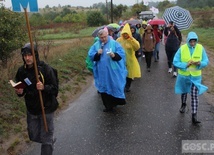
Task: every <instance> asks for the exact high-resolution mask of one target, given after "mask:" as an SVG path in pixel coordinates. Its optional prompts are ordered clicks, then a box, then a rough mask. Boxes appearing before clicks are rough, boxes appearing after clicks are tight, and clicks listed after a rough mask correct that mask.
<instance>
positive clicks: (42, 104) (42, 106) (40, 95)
mask: <svg viewBox="0 0 214 155" xmlns="http://www.w3.org/2000/svg"><path fill="white" fill-rule="evenodd" d="M24 11H25V18H26V23H27V29H28V36H29V39H30V46H31V51H32V54H33V64H34V70H35V75H36V81H37V82H39V77H38V68H37V62H36V57H35V52H34V46H33V40H32V36H31V32H30V23H29V20H28V14H27V9H26V8H24ZM38 91H39V99H40V104H41V108H42V118H43V121H44V128H45V131H46V132H48V126H47V121H46V116H45V110H44V103H43V99H42V92H41V90H38Z"/></svg>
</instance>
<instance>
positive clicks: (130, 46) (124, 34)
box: [117, 23, 141, 92]
mask: <svg viewBox="0 0 214 155" xmlns="http://www.w3.org/2000/svg"><path fill="white" fill-rule="evenodd" d="M117 41H118V42H119V43H120V44H121V45H122V47H123V48H124V50H125V52H126V67H127V70H128V75H127V77H126V86H125V91H126V92H129V91H130V86H131V82H132V79H133V78H140V77H141V71H140V65H139V63H138V61H137V58H136V57H135V51H137V50H139V48H140V44H139V42H138V41H137V40H136V39H135V38H133V37H132V33H131V29H130V26H129V24H128V23H127V24H126V25H125V26H124V28H123V30H122V31H121V36H120V37H119V38H118V39H117Z"/></svg>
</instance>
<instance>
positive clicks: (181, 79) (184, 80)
mask: <svg viewBox="0 0 214 155" xmlns="http://www.w3.org/2000/svg"><path fill="white" fill-rule="evenodd" d="M191 39H196V40H197V42H198V36H197V34H196V33H195V32H189V34H188V36H187V39H186V44H187V45H188V47H189V51H190V54H191V56H192V54H193V52H194V47H191V46H190V44H189V41H190V40H191ZM208 63H209V60H208V57H207V54H206V51H205V49H204V47H203V51H202V60H201V64H200V66H198V68H197V69H199V70H201V69H202V68H204V67H206V66H207V65H208ZM173 65H174V66H176V67H177V68H179V69H181V70H183V71H186V69H187V63H186V62H181V48H179V49H178V51H177V52H176V54H175V56H174V59H173ZM201 81H202V76H191V75H189V76H184V75H180V74H178V76H177V79H176V83H175V93H176V94H183V93H190V91H191V87H192V84H194V85H195V86H196V87H197V88H198V94H199V95H201V94H203V93H204V92H205V91H206V90H207V89H208V87H207V86H205V85H203V84H202V83H201Z"/></svg>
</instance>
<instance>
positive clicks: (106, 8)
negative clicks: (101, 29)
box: [106, 0, 109, 22]
mask: <svg viewBox="0 0 214 155" xmlns="http://www.w3.org/2000/svg"><path fill="white" fill-rule="evenodd" d="M106 20H107V21H108V22H109V20H108V0H106Z"/></svg>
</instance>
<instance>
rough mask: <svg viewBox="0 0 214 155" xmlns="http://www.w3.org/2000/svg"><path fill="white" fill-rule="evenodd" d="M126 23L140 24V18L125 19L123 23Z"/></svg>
mask: <svg viewBox="0 0 214 155" xmlns="http://www.w3.org/2000/svg"><path fill="white" fill-rule="evenodd" d="M126 23H129V24H131V25H137V24H141V22H140V20H138V19H130V20H126V21H125V22H124V23H123V24H124V25H125V24H126Z"/></svg>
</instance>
